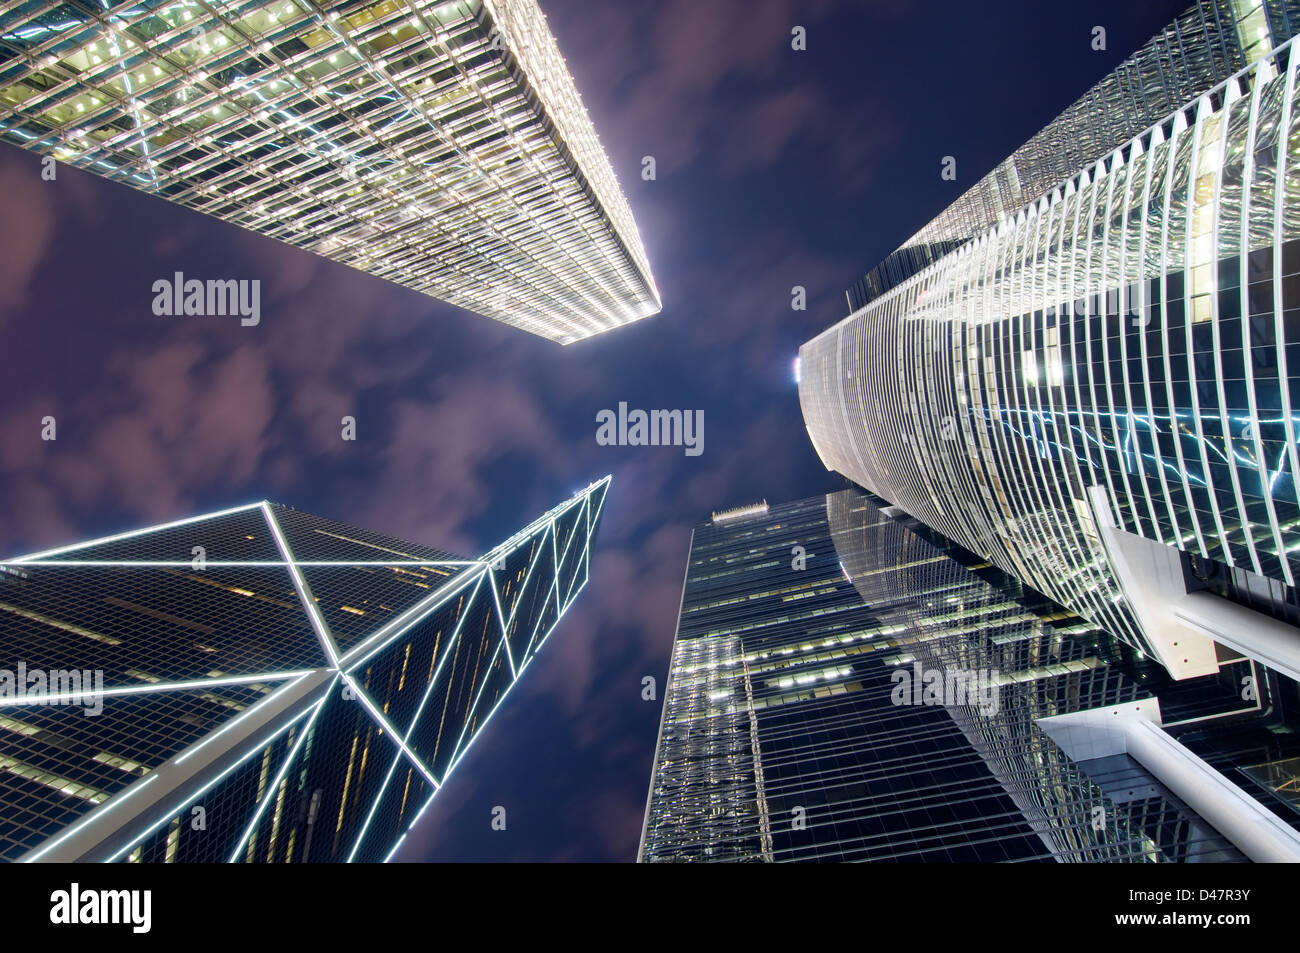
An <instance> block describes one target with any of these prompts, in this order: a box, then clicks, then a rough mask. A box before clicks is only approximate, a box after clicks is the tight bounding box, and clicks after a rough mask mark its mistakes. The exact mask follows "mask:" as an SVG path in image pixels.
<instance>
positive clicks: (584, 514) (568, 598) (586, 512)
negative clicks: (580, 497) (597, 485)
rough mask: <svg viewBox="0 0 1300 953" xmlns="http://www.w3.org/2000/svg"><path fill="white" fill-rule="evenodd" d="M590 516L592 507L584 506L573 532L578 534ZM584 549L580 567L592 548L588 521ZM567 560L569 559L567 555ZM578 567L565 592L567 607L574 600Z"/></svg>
mask: <svg viewBox="0 0 1300 953" xmlns="http://www.w3.org/2000/svg"><path fill="white" fill-rule="evenodd" d="M587 502H588V504H590V502H591V497H587ZM590 516H591V507H590V506H589V505H587V506H584V507H583V512H582V514H581V516H579V518H578V522H576V523H574V524H573V531H574V532H575V533H576V532H577V531H578V526H579V524H581V523H582V522H583V520H584V519H587V518H588V517H590ZM582 547H583V555H582V556H580V557H579V558H578V566H581V565H582V559H583V558H584V557H585V556H587V555H588V554H589V553H590V551H591V550H590V547H591V523H590V521H589V520H588V522H587V532H586V533H585V534H584V536H583V539H582ZM566 558H567V554H566ZM578 566H574V567H573V578H572V579H570V580H569V587H568V588H567V589H565V590H564V604H565V605H566V606H567V605H568V604H569V603H570V602H572V601H573V598H572V597H573V587H574V585H575V584H576V583H577V581H578ZM556 593H557V594H558V593H559V588H558V577H557V588H556Z"/></svg>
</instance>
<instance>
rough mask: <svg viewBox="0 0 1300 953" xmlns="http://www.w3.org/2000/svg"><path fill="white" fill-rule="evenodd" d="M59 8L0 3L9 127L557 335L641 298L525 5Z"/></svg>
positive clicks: (587, 140) (593, 162)
mask: <svg viewBox="0 0 1300 953" xmlns="http://www.w3.org/2000/svg"><path fill="white" fill-rule="evenodd" d="M66 9H67V8H65V7H61V6H58V5H56V4H53V3H45V4H26V5H23V6H22V7H19V8H11V9H10V11H9V14H8V16H4V15H0V37H4V38H6V39H8V40H10V42H9V43H3V44H0V51H5V52H7V53H8V56H7V57H6V59H7V60H8V62H7V64H6V65H5V67H4V68H0V101H3V103H4V105H7V106H9V107H11V109H13V112H12V114H11V115H10V117H9V118H8V119H6V120H0V127H2V128H0V135H4V136H5V137H7V138H9V139H10V141H14V142H17V143H18V144H20V145H24V146H26V147H28V148H32V149H36V150H37V151H44V152H47V153H48V152H52V153H53V154H54V155H56V156H57V157H58V158H60V159H61V160H63V161H66V162H70V163H72V164H75V165H78V166H81V167H84V168H88V169H90V170H92V171H95V172H98V173H100V174H102V175H105V176H106V177H108V178H112V179H116V180H119V181H125V182H127V183H128V184H131V185H133V186H135V187H137V188H141V189H144V190H146V191H152V192H155V193H157V194H160V195H163V196H165V197H168V198H171V199H172V200H174V201H177V202H179V203H181V204H184V205H187V206H189V207H192V208H196V209H198V210H201V211H205V212H208V213H210V214H214V215H216V216H218V217H220V218H223V219H224V220H227V221H232V222H235V223H237V224H241V225H244V226H246V227H249V228H251V229H253V230H255V231H258V232H261V233H262V234H266V235H268V236H270V237H274V238H278V239H281V240H284V241H287V242H289V243H291V244H294V245H298V246H299V247H303V248H308V249H310V250H312V251H316V252H318V253H320V254H323V255H324V256H325V257H329V258H331V259H333V260H337V261H340V262H343V263H345V264H349V265H353V266H355V267H358V268H360V269H362V270H365V271H367V272H370V273H372V274H376V275H378V276H380V277H383V278H387V279H390V280H394V281H397V282H398V283H401V284H404V285H406V286H409V287H412V288H415V289H416V290H419V291H422V292H424V293H428V294H431V295H433V296H435V297H440V298H443V299H445V300H448V301H450V302H451V303H454V304H458V305H460V306H463V307H466V308H468V309H469V310H474V311H478V312H481V313H485V314H488V315H489V316H491V317H495V318H497V319H499V320H504V321H506V323H511V324H515V325H517V326H520V327H524V328H525V329H526V330H530V331H532V332H534V333H539V334H542V335H543V336H547V337H550V338H552V339H555V340H561V341H563V342H565V343H567V342H569V341H572V340H578V339H580V338H582V337H586V336H589V335H590V334H594V333H598V332H599V331H601V330H606V329H608V328H609V327H613V326H617V325H618V324H622V323H626V322H627V321H632V320H636V319H638V318H641V317H645V316H647V315H648V314H652V313H654V312H656V311H657V310H658V308H659V301H658V293H657V291H656V290H655V288H654V284H653V279H652V278H651V277H650V270H649V266H648V264H647V262H646V260H645V255H644V250H643V249H642V247H641V244H640V239H639V237H638V235H637V232H636V229H635V224H634V223H633V221H632V218H631V214H630V211H629V210H628V208H627V204H626V201H625V200H624V199H623V196H622V193H621V191H619V189H618V186H617V182H616V180H615V179H614V176H613V171H612V169H611V168H610V166H609V162H608V159H607V158H606V157H605V156H604V153H603V152H602V151H601V150H600V146H599V142H598V140H597V139H596V137H595V132H594V130H593V129H592V127H591V123H590V120H589V119H588V118H587V116H586V113H585V111H583V110H582V109H581V103H580V100H579V99H578V96H577V92H576V89H574V87H573V83H572V79H571V78H570V77H569V76H568V74H567V72H566V71H564V69H563V61H562V60H561V59H560V58H559V54H558V51H557V50H556V49H555V45H554V40H553V39H550V38H549V36H547V42H546V43H542V39H541V38H542V35H543V34H544V33H545V26H544V21H543V20H541V19H540V17H541V14H540V11H537V10H535V4H534V3H528V2H524V3H512V4H510V5H509V10H508V11H507V12H506V16H508V17H520V18H522V19H523V20H524V21H529V20H530V17H533V18H534V19H536V23H532V24H531V25H529V27H528V30H527V31H526V32H523V33H522V34H520V33H519V29H521V28H518V27H516V26H515V25H514V24H512V23H511V22H509V21H507V20H501V21H494V20H493V18H492V13H491V11H489V10H484V9H481V8H480V7H479V6H478V5H477V4H474V3H455V2H453V3H443V4H433V3H416V2H411V3H405V4H402V3H396V2H392V0H388V2H383V3H379V4H372V5H370V6H367V7H363V8H360V9H359V10H358V9H354V10H352V11H348V12H346V13H343V14H342V15H340V11H341V9H342V5H341V4H333V5H330V7H329V8H328V9H318V8H315V7H307V6H306V5H305V4H301V3H298V2H297V0H277V2H275V3H265V2H262V3H253V4H244V5H241V6H238V7H234V8H231V9H230V10H228V11H222V12H219V13H214V14H211V15H208V16H205V15H204V12H203V11H204V9H205V8H202V7H200V6H198V5H197V4H191V3H186V2H181V3H175V4H169V5H166V6H163V7H161V8H158V10H157V12H156V13H155V12H151V11H148V10H142V9H141V8H140V7H138V6H137V7H124V6H123V5H120V4H119V5H118V6H117V7H116V8H115V9H114V11H113V12H106V13H105V14H104V16H103V20H104V21H105V22H107V23H108V24H109V27H107V28H106V27H105V26H104V22H101V21H100V20H89V21H87V22H86V23H85V24H82V25H68V26H67V28H66V29H62V30H59V31H57V32H56V33H53V34H52V35H51V36H49V37H48V38H44V39H42V34H40V33H39V31H40V29H41V27H40V25H39V24H38V23H37V20H38V18H41V17H44V18H46V19H47V20H49V19H50V18H51V17H53V16H54V13H53V11H56V10H58V11H65V10H66ZM534 15H535V16H534ZM187 17H189V18H188V19H187ZM55 22H56V24H58V25H62V24H63V23H69V22H70V21H66V20H63V21H55ZM539 24H540V32H539V26H538V25H539ZM498 25H499V26H500V28H501V32H502V34H503V35H504V37H505V38H506V40H507V44H506V48H507V49H509V50H510V51H511V53H512V54H514V55H515V56H517V57H520V58H521V59H525V60H527V61H528V65H526V66H525V68H524V75H527V77H528V80H527V81H526V82H527V85H524V84H521V82H520V76H519V75H518V74H516V73H514V72H512V71H511V70H510V68H509V66H508V61H507V59H506V58H505V56H504V54H503V53H501V52H499V51H496V50H494V49H492V38H493V31H494V30H495V29H496V28H497V27H498ZM515 34H519V35H521V36H523V37H524V38H525V40H526V42H529V43H538V44H541V45H542V46H543V47H544V48H545V50H544V51H543V52H541V53H538V52H535V51H531V50H530V51H524V50H522V49H519V48H517V47H513V46H510V45H509V40H510V37H511V36H512V35H515ZM141 36H149V39H148V41H147V42H142V41H140V40H139V37H141ZM18 37H22V38H23V41H24V44H23V45H24V46H26V47H27V48H25V49H23V48H20V47H19V46H18V45H17V44H16V43H15V42H13V41H14V40H15V39H16V38H18ZM6 47H8V49H7V50H6ZM95 57H98V59H99V62H94V61H93V58H95ZM74 68H75V69H76V70H77V71H81V72H80V75H78V72H77V71H74ZM557 70H558V72H557ZM39 87H48V88H46V89H44V90H43V91H41V90H40V89H39ZM539 90H540V92H539ZM538 96H540V97H541V101H538V100H537V98H536V97H538ZM552 99H554V106H552V105H551V100H552ZM111 124H115V125H111ZM119 130H120V131H119ZM588 184H590V185H591V186H592V187H593V188H594V190H595V193H596V194H595V196H592V195H591V194H590V192H589V191H588Z"/></svg>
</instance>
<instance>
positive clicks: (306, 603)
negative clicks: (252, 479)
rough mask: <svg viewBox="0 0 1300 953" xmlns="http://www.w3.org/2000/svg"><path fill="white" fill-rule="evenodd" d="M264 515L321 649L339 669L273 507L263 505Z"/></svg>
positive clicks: (327, 634) (322, 624)
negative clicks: (286, 564)
mask: <svg viewBox="0 0 1300 953" xmlns="http://www.w3.org/2000/svg"><path fill="white" fill-rule="evenodd" d="M262 515H263V516H265V517H266V523H267V525H268V526H269V527H270V528H271V534H272V535H273V536H274V537H275V545H276V546H277V547H278V548H279V550H280V555H281V556H283V557H284V559H285V561H286V562H287V563H289V576H290V578H292V579H293V587H294V589H296V590H297V591H298V598H299V600H301V602H302V604H303V608H304V609H306V610H307V617H308V618H309V619H311V625H312V628H313V629H315V630H316V638H318V639H319V640H320V644H321V647H322V648H323V649H324V650H325V655H326V657H327V658H328V659H329V660H330V667H331V668H338V667H339V657H338V653H336V652H335V651H334V638H333V636H331V635H330V631H329V626H327V625H326V624H325V620H324V619H323V618H321V614H320V611H319V610H318V609H317V608H316V600H315V599H313V598H311V596H310V595H309V594H308V592H307V583H306V582H304V581H303V578H302V573H300V572H299V571H298V567H297V566H296V565H294V562H293V553H291V552H290V551H289V543H288V541H287V540H286V539H285V538H284V533H282V532H281V531H280V524H279V523H277V522H276V520H275V514H273V513H272V512H271V507H270V506H268V505H267V504H266V503H263V504H262Z"/></svg>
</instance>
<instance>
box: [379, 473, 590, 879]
mask: <svg viewBox="0 0 1300 953" xmlns="http://www.w3.org/2000/svg"><path fill="white" fill-rule="evenodd" d="M609 479H610V477H609V476H606V477H605V478H604V480H601V481H599V482H598V483H595V484H592V485H591V486H590V487H588V489H587V491H586V492H587V494H588V495H589V494H590V493H591V491H592V490H593V489H594V488H596V487H598V486H600V485H601V484H602V483H608V482H609ZM603 506H604V498H603V497H602V498H601V507H603ZM599 513H600V510H599V509H598V510H597V515H596V517H595V518H593V519H592V520H591V521H589V522H588V524H587V525H588V527H590V526H591V525H592V524H593V523H594V522H595V520H596V519H599ZM539 522H540V521H539ZM535 526H536V524H535ZM575 529H576V527H575ZM570 542H572V537H570ZM590 543H591V534H590V530H588V534H587V546H588V553H589V552H590V548H589V547H590ZM540 558H541V552H540V551H539V553H538V555H537V556H536V557H534V562H535V563H536V562H537V561H539V560H540ZM557 578H558V577H557ZM586 586H587V580H586V579H584V580H583V584H582V586H581V587H579V589H578V592H577V593H574V596H573V598H572V599H570V600H569V603H568V604H567V605H565V607H564V608H563V609H562V610H561V611H560V614H559V615H557V616H556V618H555V621H554V622H553V623H551V627H550V628H549V629H547V630H546V633H545V635H543V636H542V638H541V640H540V641H539V642H538V644H537V645H538V648H539V649H540V648H541V646H542V645H543V644H544V643H545V642H546V640H547V639H548V638H550V636H551V633H553V632H554V631H555V629H556V627H557V626H558V625H559V624H560V620H561V619H563V618H564V615H565V613H567V612H568V610H569V606H571V605H572V604H573V601H574V599H576V598H577V596H578V594H579V593H581V592H582V590H583V589H585V588H586ZM522 592H523V590H522V589H521V590H520V593H521V595H522ZM548 595H549V593H548ZM516 604H517V603H516ZM512 615H513V613H512ZM540 623H541V615H540V614H539V616H538V621H537V624H538V625H540ZM536 634H537V625H535V626H534V628H533V636H534V637H535V636H536ZM531 644H532V639H530V640H529V645H531ZM536 657H537V654H536V652H534V653H533V654H532V655H529V654H528V653H527V650H525V653H524V655H523V656H522V664H521V666H520V668H519V672H518V674H517V675H516V676H515V679H514V680H513V681H512V682H511V683H510V684H509V685H507V686H506V690H505V691H504V692H502V694H501V697H500V698H499V699H497V702H496V704H495V705H493V706H492V710H491V711H490V712H488V715H487V717H486V718H484V719H483V722H482V724H480V725H479V726H478V728H476V729H475V731H474V733H473V734H472V735H471V736H470V738H469V740H468V741H467V742H466V743H465V744H464V745H463V746H462V747H461V748H460V751H459V753H457V754H454V755H453V757H452V760H451V762H450V764H448V766H447V771H446V773H445V774H444V775H443V777H442V783H443V784H444V785H445V784H446V783H447V781H448V780H449V779H450V778H451V774H452V772H453V771H454V770H455V769H456V766H457V765H459V764H460V762H461V760H462V759H463V758H464V757H465V754H466V753H467V752H468V751H469V749H470V748H471V747H472V746H473V744H474V739H475V738H477V737H478V736H479V735H480V734H481V733H482V732H483V730H484V729H485V728H486V727H487V725H488V722H490V721H491V720H492V717H493V716H494V715H495V714H496V713H497V711H498V710H499V709H500V708H501V705H502V704H503V703H504V702H505V700H506V698H507V697H508V696H509V695H510V690H511V689H512V688H514V687H515V685H517V684H518V683H519V679H520V678H522V677H523V674H524V672H526V671H528V666H529V665H531V664H532V662H533V659H534V658H536ZM484 685H485V686H486V682H485V683H484ZM412 724H414V722H413V723H412ZM467 724H468V722H467ZM457 743H458V744H459V742H457ZM439 790H441V789H440V788H437V789H435V790H434V791H433V792H432V793H431V794H430V795H429V797H428V799H427V800H425V802H424V804H423V806H421V808H420V810H419V811H418V812H417V813H416V815H415V817H414V818H412V819H411V823H410V825H409V826H408V827H407V828H406V831H405V832H404V833H403V834H402V836H401V837H399V838H398V839H397V841H396V843H394V844H393V846H392V848H391V849H390V850H389V851H388V854H387V856H385V857H384V863H388V862H389V861H390V860H392V859H393V855H394V854H396V853H397V850H398V848H399V847H401V845H402V842H403V841H405V840H406V835H407V834H409V833H410V832H411V831H412V830H413V829H414V828H415V825H416V824H418V823H419V822H420V818H422V817H423V816H424V815H425V812H427V811H428V810H429V806H430V805H431V804H432V803H433V799H434V798H435V797H436V796H437V794H438V791H439Z"/></svg>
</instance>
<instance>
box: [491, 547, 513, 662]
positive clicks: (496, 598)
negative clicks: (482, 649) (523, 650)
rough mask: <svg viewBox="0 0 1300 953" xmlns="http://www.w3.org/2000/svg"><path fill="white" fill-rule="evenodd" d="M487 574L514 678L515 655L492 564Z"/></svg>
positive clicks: (507, 658)
mask: <svg viewBox="0 0 1300 953" xmlns="http://www.w3.org/2000/svg"><path fill="white" fill-rule="evenodd" d="M487 574H488V579H489V580H490V582H491V586H492V602H493V603H494V604H495V605H496V607H497V621H498V622H500V623H501V644H502V645H504V646H505V647H506V660H507V661H509V662H510V676H511V677H512V678H513V677H515V676H516V675H517V674H518V673H517V672H516V671H515V660H514V657H513V656H512V655H511V654H510V643H509V641H508V640H507V639H506V616H505V613H504V612H502V611H501V597H500V596H498V595H497V578H496V575H495V574H494V573H493V572H492V567H491V566H488V570H487Z"/></svg>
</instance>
